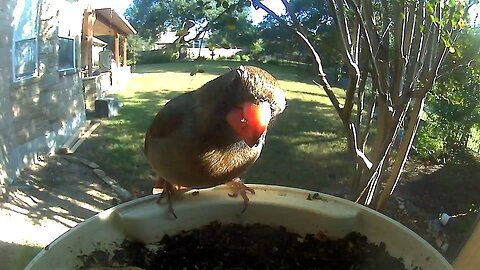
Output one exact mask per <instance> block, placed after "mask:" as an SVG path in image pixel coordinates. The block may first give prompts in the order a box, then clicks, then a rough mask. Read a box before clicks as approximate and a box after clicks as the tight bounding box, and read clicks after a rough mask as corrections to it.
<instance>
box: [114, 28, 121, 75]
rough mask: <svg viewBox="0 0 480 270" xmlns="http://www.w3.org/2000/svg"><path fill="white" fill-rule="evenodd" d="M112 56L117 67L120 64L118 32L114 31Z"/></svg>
mask: <svg viewBox="0 0 480 270" xmlns="http://www.w3.org/2000/svg"><path fill="white" fill-rule="evenodd" d="M113 53H114V57H115V64H116V65H117V67H119V66H120V34H119V33H115V48H114V51H113Z"/></svg>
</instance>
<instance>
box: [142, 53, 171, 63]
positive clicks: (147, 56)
mask: <svg viewBox="0 0 480 270" xmlns="http://www.w3.org/2000/svg"><path fill="white" fill-rule="evenodd" d="M175 59H176V53H174V52H173V51H171V50H153V51H144V52H140V53H139V54H138V57H137V63H138V64H160V63H168V62H171V61H172V60H175Z"/></svg>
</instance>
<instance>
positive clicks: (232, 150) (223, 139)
mask: <svg viewBox="0 0 480 270" xmlns="http://www.w3.org/2000/svg"><path fill="white" fill-rule="evenodd" d="M286 106H287V101H286V97H285V92H284V91H283V90H282V89H281V88H280V85H279V83H278V81H277V80H276V79H275V78H274V77H273V76H272V75H271V74H270V73H268V72H267V71H266V70H264V69H261V68H259V67H255V66H243V65H241V66H239V67H237V68H236V69H232V70H231V71H229V72H227V73H225V74H223V75H220V76H219V77H217V78H215V79H213V80H211V81H209V82H207V83H206V84H204V85H203V86H201V87H200V88H198V89H196V90H193V91H190V92H186V93H183V94H181V95H178V96H176V97H174V98H173V99H171V100H170V101H169V102H167V103H166V104H165V105H164V106H163V107H162V108H161V109H160V110H159V112H158V113H157V114H156V116H155V117H154V118H153V121H152V123H151V125H150V127H149V128H148V130H147V132H146V134H145V144H144V153H145V156H146V158H147V160H148V162H149V164H150V165H151V167H152V168H153V170H154V171H155V172H156V174H157V183H159V184H160V185H162V186H163V192H162V193H161V195H160V196H159V198H158V200H157V203H160V201H161V200H162V199H163V198H165V197H166V198H167V201H168V204H169V211H170V212H171V213H172V214H173V216H174V217H175V218H176V217H177V216H176V214H175V212H174V210H173V207H172V201H171V198H172V196H173V195H174V193H175V192H176V188H175V187H178V186H181V187H186V188H189V189H201V188H209V187H214V186H217V185H221V184H225V183H228V182H230V183H231V184H232V187H233V189H234V192H233V193H232V194H229V195H230V196H231V197H236V196H238V195H241V197H242V198H243V202H244V208H243V210H242V213H243V212H244V211H245V210H246V209H247V206H248V202H249V199H248V196H247V192H249V193H252V194H254V192H255V191H254V190H253V189H252V188H250V187H248V186H246V185H245V184H244V183H243V182H242V180H241V179H240V177H239V176H240V175H241V174H242V173H243V172H245V171H246V170H247V169H248V168H249V167H250V166H251V165H252V164H253V163H254V162H255V161H256V160H257V159H258V158H259V156H260V154H261V152H262V148H263V146H264V144H265V139H266V133H267V130H268V127H269V126H270V125H271V123H272V122H273V119H275V118H276V116H278V115H279V114H281V113H282V112H283V111H284V110H285V108H286Z"/></svg>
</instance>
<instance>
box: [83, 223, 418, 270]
mask: <svg viewBox="0 0 480 270" xmlns="http://www.w3.org/2000/svg"><path fill="white" fill-rule="evenodd" d="M79 258H80V259H81V261H82V263H83V265H82V266H81V267H80V268H81V269H91V268H98V267H112V266H113V267H117V266H118V267H120V266H123V267H137V268H135V269H138V268H139V269H336V270H340V269H349V270H356V269H392V270H395V269H406V268H405V266H404V264H403V262H402V260H401V259H398V258H394V257H392V256H390V255H389V254H388V252H387V251H386V247H385V245H384V244H383V243H380V244H379V245H376V244H373V243H369V242H368V239H367V237H366V236H363V235H361V234H359V233H356V232H351V233H349V234H347V235H346V236H345V237H344V238H341V239H331V238H329V237H327V236H326V235H324V234H322V233H319V234H316V235H313V234H307V235H306V236H305V237H302V236H300V235H298V234H296V233H292V232H289V231H287V230H286V229H285V228H283V227H271V226H267V225H263V224H253V225H245V226H244V225H238V224H220V223H218V222H213V223H211V224H209V225H206V226H204V227H201V228H199V229H194V230H189V231H183V232H181V233H179V234H177V235H173V236H169V235H165V236H164V237H163V238H162V240H161V241H160V242H157V243H152V244H148V245H145V244H141V243H136V242H132V241H129V240H124V241H123V243H122V244H121V245H120V246H119V247H118V248H117V249H116V250H114V251H112V252H108V251H104V250H103V251H102V250H96V251H94V252H92V253H91V254H89V255H82V256H79ZM415 269H421V268H415Z"/></svg>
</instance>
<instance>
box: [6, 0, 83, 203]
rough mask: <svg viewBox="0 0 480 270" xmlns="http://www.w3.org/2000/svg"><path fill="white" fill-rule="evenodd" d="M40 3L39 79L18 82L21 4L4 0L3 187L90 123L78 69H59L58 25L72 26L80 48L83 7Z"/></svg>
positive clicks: (58, 0)
mask: <svg viewBox="0 0 480 270" xmlns="http://www.w3.org/2000/svg"><path fill="white" fill-rule="evenodd" d="M40 2H41V4H40V12H39V20H40V21H39V30H38V35H39V42H38V62H39V71H38V75H37V76H35V77H33V78H29V79H24V80H21V81H18V82H14V80H13V71H12V69H13V64H12V58H13V57H12V46H13V41H12V39H13V38H12V33H13V28H12V21H13V11H14V9H15V5H16V4H17V1H16V0H6V1H0V53H1V57H0V187H3V188H4V187H5V185H8V183H9V182H11V181H12V179H14V178H15V177H16V176H17V175H18V173H19V171H20V170H21V169H22V168H24V167H25V166H27V165H28V164H29V163H31V162H32V161H34V160H35V158H36V157H37V156H38V155H42V154H46V153H50V152H52V151H54V150H55V148H58V147H60V146H61V145H62V144H63V143H64V142H65V141H66V139H67V138H68V137H69V136H70V135H72V134H73V133H74V132H75V131H76V130H77V129H78V128H80V126H81V125H82V124H83V123H84V121H85V110H84V101H83V91H82V80H81V78H80V73H79V70H78V69H75V70H71V71H69V72H59V71H58V48H59V38H58V31H59V30H58V29H59V27H58V26H59V25H62V27H66V26H68V27H70V29H71V33H70V35H71V36H74V37H75V43H76V44H75V45H79V41H80V37H81V29H82V15H83V8H79V7H77V6H76V5H79V4H80V3H79V2H78V1H64V0H40ZM59 3H60V4H59ZM65 8H71V9H70V11H69V12H70V13H69V16H68V17H69V20H62V21H61V22H59V17H58V16H59V15H58V14H59V13H61V12H62V10H61V9H65ZM72 16H73V17H72ZM77 48H78V49H77V50H76V59H80V57H79V56H80V47H79V46H77ZM77 66H79V62H78V61H77ZM0 193H1V191H0Z"/></svg>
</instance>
